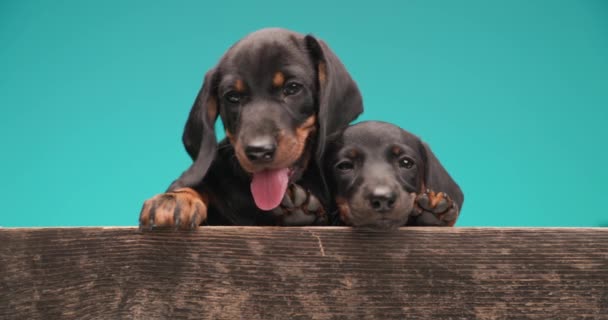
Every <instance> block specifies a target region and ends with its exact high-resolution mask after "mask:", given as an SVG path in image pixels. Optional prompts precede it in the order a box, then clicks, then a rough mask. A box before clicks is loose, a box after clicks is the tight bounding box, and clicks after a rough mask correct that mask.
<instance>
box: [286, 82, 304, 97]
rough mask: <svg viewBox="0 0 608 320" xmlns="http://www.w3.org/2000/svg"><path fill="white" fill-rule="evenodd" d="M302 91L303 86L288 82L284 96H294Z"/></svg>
mask: <svg viewBox="0 0 608 320" xmlns="http://www.w3.org/2000/svg"><path fill="white" fill-rule="evenodd" d="M300 90H302V85H301V84H299V83H297V82H293V81H291V82H287V84H285V86H283V94H284V95H286V96H291V95H294V94H296V93H298V92H300Z"/></svg>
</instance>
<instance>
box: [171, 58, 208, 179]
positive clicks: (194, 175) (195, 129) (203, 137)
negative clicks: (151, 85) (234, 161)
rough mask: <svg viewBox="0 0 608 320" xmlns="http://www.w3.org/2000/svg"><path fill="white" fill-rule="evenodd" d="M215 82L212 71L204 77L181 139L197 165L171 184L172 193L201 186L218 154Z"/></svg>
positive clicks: (192, 166) (194, 164)
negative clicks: (176, 190)
mask: <svg viewBox="0 0 608 320" xmlns="http://www.w3.org/2000/svg"><path fill="white" fill-rule="evenodd" d="M216 80H217V72H216V69H211V70H210V71H208V72H207V74H206V75H205V80H204V83H203V87H202V88H201V89H200V90H199V92H198V95H197V96H196V99H195V100H194V104H193V106H192V109H191V110H190V115H189V116H188V120H187V121H186V126H185V128H184V134H183V135H182V141H183V143H184V147H186V151H187V152H188V154H189V155H190V157H191V158H192V160H193V161H194V163H192V165H191V166H190V168H188V169H187V170H186V171H184V173H182V175H181V176H180V177H179V178H177V180H175V181H174V182H173V183H172V184H171V186H170V187H169V190H174V189H177V188H183V187H194V186H196V185H197V184H199V183H200V182H201V181H202V180H203V178H204V177H205V174H206V173H207V170H208V169H209V166H211V162H213V159H214V158H215V155H216V153H217V138H216V136H215V121H216V120H217V116H218V107H219V105H218V101H217V95H216V90H217V81H216Z"/></svg>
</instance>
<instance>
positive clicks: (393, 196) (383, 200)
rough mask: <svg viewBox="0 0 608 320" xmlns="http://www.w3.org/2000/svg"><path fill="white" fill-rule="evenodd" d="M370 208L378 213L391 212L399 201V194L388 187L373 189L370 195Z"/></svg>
mask: <svg viewBox="0 0 608 320" xmlns="http://www.w3.org/2000/svg"><path fill="white" fill-rule="evenodd" d="M367 198H368V201H369V206H370V207H371V208H372V209H373V210H374V211H376V212H380V213H384V212H388V211H391V210H392V209H393V208H394V207H395V202H396V201H397V192H395V191H394V190H393V188H391V187H388V186H377V187H373V188H371V191H370V193H369V195H368V197H367Z"/></svg>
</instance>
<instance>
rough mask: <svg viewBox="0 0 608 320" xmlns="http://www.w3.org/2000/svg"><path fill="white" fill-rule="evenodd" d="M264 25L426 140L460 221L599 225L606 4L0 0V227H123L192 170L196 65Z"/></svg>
mask: <svg viewBox="0 0 608 320" xmlns="http://www.w3.org/2000/svg"><path fill="white" fill-rule="evenodd" d="M268 26H280V27H285V28H289V29H293V30H296V31H300V32H303V33H308V32H311V33H313V34H315V35H317V36H318V37H320V38H322V39H324V40H326V41H327V42H328V43H329V44H330V46H331V47H332V48H333V49H334V51H335V52H336V53H337V54H338V56H339V57H340V58H341V59H342V61H343V62H344V63H345V65H346V66H347V67H348V69H349V70H350V72H351V73H352V75H353V77H354V78H355V79H356V80H357V82H358V83H359V86H360V88H361V90H362V92H363V95H364V99H365V105H366V113H365V115H364V116H363V117H362V118H361V119H380V120H387V121H392V122H395V123H397V124H399V125H401V126H402V127H404V128H406V129H408V130H410V131H412V132H414V133H416V134H418V135H420V136H422V137H423V138H424V139H425V140H426V141H428V142H429V143H430V144H431V146H432V147H433V150H434V151H435V153H436V154H437V155H438V157H439V158H440V159H441V160H442V162H443V163H444V165H445V166H446V167H447V169H448V170H449V171H450V172H451V173H452V175H453V176H454V177H455V179H456V180H457V181H458V182H459V183H460V185H461V186H462V188H463V189H464V191H465V194H466V202H465V206H464V210H463V212H462V216H461V219H460V220H459V223H458V225H460V226H598V225H606V224H608V216H607V215H606V212H607V210H606V209H605V208H604V203H603V201H604V200H605V199H606V195H607V194H608V192H607V191H608V190H607V188H606V181H607V180H608V170H607V169H606V164H607V163H608V153H607V151H606V146H607V143H606V139H607V138H608V123H607V120H608V110H607V109H608V1H603V0H597V1H584V0H578V1H577V0H572V1H551V0H547V1H521V0H511V1H428V0H425V1H371V2H369V1H366V2H365V3H364V4H360V3H355V2H352V1H349V2H342V3H338V2H332V1H327V0H326V1H306V2H302V1H301V2H285V1H271V2H258V1H213V2H212V1H172V2H171V1H156V2H155V1H7V0H3V1H1V2H0V74H1V75H0V108H1V109H0V110H1V113H0V116H1V117H0V145H1V148H0V152H1V157H0V179H1V183H0V200H1V201H0V203H1V206H0V225H2V226H84V225H107V226H111V225H116V226H120V225H136V223H137V216H138V213H139V209H140V208H141V204H142V202H143V201H144V200H145V199H146V198H148V197H150V196H152V195H154V194H155V193H158V192H161V191H163V190H164V189H165V188H166V187H167V186H168V185H169V183H170V182H171V181H172V180H173V179H174V178H176V177H177V176H178V175H179V174H180V173H181V172H182V171H183V170H184V169H186V167H187V166H188V165H189V163H190V160H189V158H188V156H187V155H186V152H185V151H184V149H183V146H182V145H181V131H182V128H183V125H184V122H185V120H186V117H187V114H188V111H189V109H190V106H191V103H192V101H193V100H194V97H195V95H196V92H197V90H198V88H199V86H200V84H201V82H202V79H203V75H204V73H205V72H206V70H207V69H209V68H210V67H212V66H213V65H214V64H215V63H216V62H217V60H218V59H219V58H220V56H221V55H222V53H223V52H224V51H225V50H226V49H227V48H228V47H229V46H230V45H232V44H233V43H234V42H235V41H237V40H238V39H240V38H241V37H243V36H244V35H246V34H247V33H249V32H251V31H254V30H257V29H260V28H263V27H268Z"/></svg>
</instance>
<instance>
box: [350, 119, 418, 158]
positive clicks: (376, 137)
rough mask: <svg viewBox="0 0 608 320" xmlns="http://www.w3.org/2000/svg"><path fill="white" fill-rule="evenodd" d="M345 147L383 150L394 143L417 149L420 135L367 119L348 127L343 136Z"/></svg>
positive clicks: (373, 150)
mask: <svg viewBox="0 0 608 320" xmlns="http://www.w3.org/2000/svg"><path fill="white" fill-rule="evenodd" d="M342 142H343V149H347V148H351V147H354V148H357V149H360V150H364V151H369V152H373V153H376V152H383V151H384V149H386V148H387V147H390V146H394V145H402V146H407V147H409V149H410V150H417V146H418V144H419V139H418V137H416V136H414V135H413V134H411V133H409V132H407V131H405V130H403V129H401V128H399V127H397V126H395V125H393V124H390V123H386V122H380V121H366V122H361V123H358V124H355V125H352V126H350V127H348V128H347V129H346V130H345V131H344V134H343V136H342Z"/></svg>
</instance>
